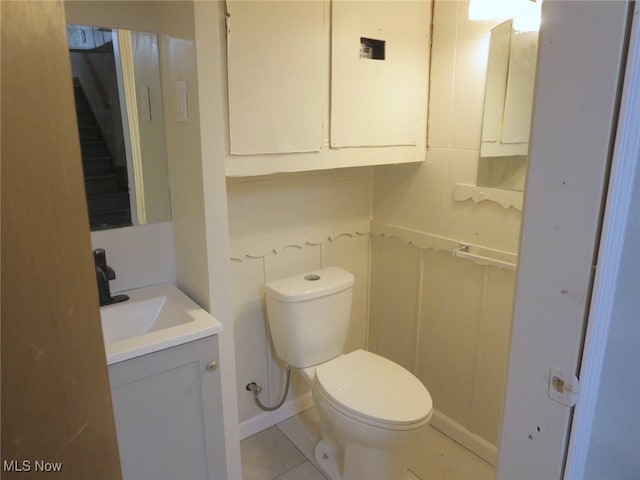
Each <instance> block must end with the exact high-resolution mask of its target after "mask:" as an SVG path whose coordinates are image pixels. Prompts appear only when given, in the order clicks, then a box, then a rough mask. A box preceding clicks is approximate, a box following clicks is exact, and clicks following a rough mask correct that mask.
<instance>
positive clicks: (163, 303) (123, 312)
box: [100, 284, 222, 365]
mask: <svg viewBox="0 0 640 480" xmlns="http://www.w3.org/2000/svg"><path fill="white" fill-rule="evenodd" d="M122 293H126V294H127V295H129V300H127V301H126V302H123V303H118V304H114V305H108V306H105V307H101V308H100V317H101V320H102V336H103V339H104V344H105V350H106V353H107V364H109V365H111V364H113V363H118V362H122V361H124V360H128V359H130V358H134V357H138V356H140V355H145V354H147V353H151V352H155V351H158V350H162V349H164V348H169V347H173V346H176V345H181V344H183V343H186V342H190V341H192V340H197V339H199V338H203V337H206V336H209V335H215V334H217V333H219V332H221V331H222V324H221V323H220V322H218V321H217V320H216V319H215V318H214V317H212V316H211V315H210V314H209V313H207V312H206V311H205V310H204V309H202V308H201V307H200V306H198V305H197V304H196V303H195V302H194V301H193V300H191V299H190V298H189V297H187V296H186V295H185V294H184V293H182V292H181V291H180V290H178V289H177V288H176V287H175V286H173V285H171V284H162V285H155V286H152V287H145V288H139V289H135V290H129V291H127V292H122Z"/></svg>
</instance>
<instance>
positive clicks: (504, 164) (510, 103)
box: [478, 9, 540, 191]
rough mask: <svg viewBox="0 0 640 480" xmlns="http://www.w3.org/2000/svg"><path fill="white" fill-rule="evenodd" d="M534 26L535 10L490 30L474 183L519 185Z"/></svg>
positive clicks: (529, 99) (531, 80) (527, 119)
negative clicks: (476, 179) (479, 142)
mask: <svg viewBox="0 0 640 480" xmlns="http://www.w3.org/2000/svg"><path fill="white" fill-rule="evenodd" d="M539 26H540V13H539V10H537V9H536V10H534V11H532V12H531V13H527V14H523V15H519V16H518V17H514V18H513V19H510V20H507V21H505V22H503V23H501V24H499V25H498V26H496V27H495V28H493V29H492V30H491V39H490V44H489V57H488V62H487V78H486V86H485V97H484V111H483V118H482V136H481V144H480V160H479V165H478V185H479V186H483V187H493V188H502V189H507V190H520V191H522V190H523V189H524V178H525V172H526V164H527V151H528V148H529V128H530V125H531V108H532V105H533V90H534V82H535V71H536V58H537V53H538V30H539Z"/></svg>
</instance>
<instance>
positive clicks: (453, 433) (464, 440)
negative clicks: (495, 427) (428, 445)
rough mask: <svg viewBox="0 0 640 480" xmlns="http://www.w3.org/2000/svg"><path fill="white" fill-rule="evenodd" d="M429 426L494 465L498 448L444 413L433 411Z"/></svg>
mask: <svg viewBox="0 0 640 480" xmlns="http://www.w3.org/2000/svg"><path fill="white" fill-rule="evenodd" d="M431 426H432V427H433V428H435V429H436V430H438V431H440V432H442V433H444V434H445V435H446V436H447V437H449V438H451V439H452V440H454V441H456V442H458V443H459V444H460V445H462V446H463V447H465V448H466V449H468V450H470V451H472V452H473V453H475V454H476V455H477V456H479V457H480V458H482V459H483V460H485V461H487V462H489V463H490V464H491V465H494V466H495V465H496V462H497V458H498V448H497V447H496V446H495V445H493V444H491V443H489V442H488V441H486V440H485V439H484V438H481V437H479V436H478V435H476V434H475V433H472V432H470V431H469V430H468V429H466V428H465V427H463V426H462V425H460V424H459V423H457V422H455V421H454V420H452V419H451V418H449V417H447V416H446V415H445V414H444V413H442V412H439V411H437V410H434V412H433V417H432V418H431Z"/></svg>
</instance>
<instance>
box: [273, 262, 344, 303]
mask: <svg viewBox="0 0 640 480" xmlns="http://www.w3.org/2000/svg"><path fill="white" fill-rule="evenodd" d="M353 282H354V277H353V274H351V273H349V272H347V271H346V270H343V269H341V268H339V267H328V268H323V269H320V270H314V271H312V272H306V273H300V274H298V275H293V276H291V277H287V278H281V279H280V280H274V281H273V282H268V283H266V284H265V286H264V290H265V294H266V295H267V296H270V297H273V298H276V299H278V300H280V301H283V302H301V301H304V300H310V299H313V298H317V297H321V296H325V295H330V294H332V293H336V292H340V291H342V290H345V289H347V288H349V287H351V286H353Z"/></svg>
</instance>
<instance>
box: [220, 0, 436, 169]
mask: <svg viewBox="0 0 640 480" xmlns="http://www.w3.org/2000/svg"><path fill="white" fill-rule="evenodd" d="M430 5H431V4H430V2H428V1H399V2H343V1H332V2H329V1H315V0H314V1H306V2H289V1H285V0H276V1H269V2H261V1H242V2H237V1H229V0H228V1H227V4H226V9H227V12H226V13H227V69H228V72H227V73H228V100H229V131H230V134H229V137H230V155H229V157H228V158H227V163H226V167H227V175H228V176H241V175H259V174H266V173H274V172H277V171H303V170H317V169H323V168H327V169H328V168H336V167H346V166H361V165H380V164H390V163H406V162H416V161H421V160H424V159H425V155H426V119H427V88H428V62H429V34H430V31H429V30H430V22H431V18H430V16H431V6H430ZM372 147H375V148H372Z"/></svg>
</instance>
